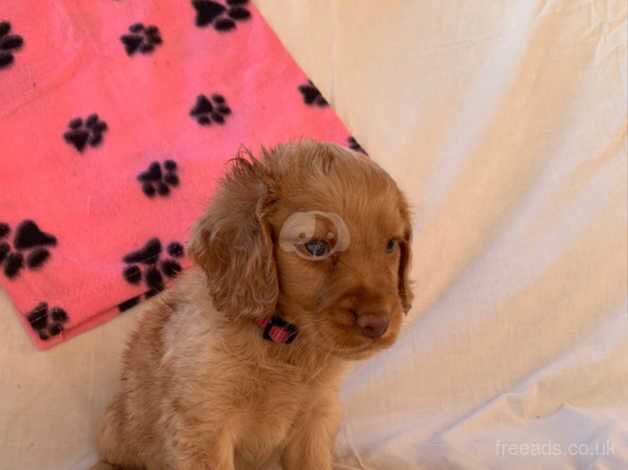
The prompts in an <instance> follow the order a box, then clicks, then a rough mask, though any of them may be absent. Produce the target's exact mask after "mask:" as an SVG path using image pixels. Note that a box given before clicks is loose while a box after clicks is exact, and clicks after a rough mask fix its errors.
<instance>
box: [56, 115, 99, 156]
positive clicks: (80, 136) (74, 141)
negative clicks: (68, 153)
mask: <svg viewBox="0 0 628 470" xmlns="http://www.w3.org/2000/svg"><path fill="white" fill-rule="evenodd" d="M68 127H69V128H70V130H69V131H67V132H66V133H65V134H63V138H64V139H65V141H66V142H67V143H68V144H70V145H73V146H74V148H75V149H76V150H78V151H79V152H83V149H84V148H85V146H86V145H87V144H89V145H90V146H92V147H97V146H98V145H100V143H101V142H102V137H103V132H106V131H107V123H106V122H104V121H101V120H100V119H99V117H98V114H96V113H94V114H90V115H89V116H87V119H85V122H83V119H81V118H80V117H77V118H74V119H72V120H71V121H70V122H69V123H68Z"/></svg>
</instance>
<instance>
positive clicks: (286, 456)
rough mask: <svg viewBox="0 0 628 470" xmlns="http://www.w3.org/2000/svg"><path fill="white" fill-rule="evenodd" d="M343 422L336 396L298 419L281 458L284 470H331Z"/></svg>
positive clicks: (316, 404)
mask: <svg viewBox="0 0 628 470" xmlns="http://www.w3.org/2000/svg"><path fill="white" fill-rule="evenodd" d="M339 421H340V405H339V403H338V399H337V398H336V395H335V394H334V395H333V396H329V397H325V398H323V399H321V400H319V401H318V402H316V403H315V404H314V405H313V406H312V407H311V408H310V409H309V410H308V411H307V412H306V413H304V415H302V416H300V417H299V418H297V424H296V425H295V428H294V429H293V431H292V434H291V436H290V439H289V440H288V444H287V445H286V447H285V449H284V450H283V453H282V455H281V465H282V467H283V469H284V470H331V464H332V459H333V454H334V447H335V443H336V434H337V432H338V423H339Z"/></svg>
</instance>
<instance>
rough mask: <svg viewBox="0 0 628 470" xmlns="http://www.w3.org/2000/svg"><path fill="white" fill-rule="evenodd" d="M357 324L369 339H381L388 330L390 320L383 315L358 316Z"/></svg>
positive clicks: (366, 314) (367, 314) (368, 314)
mask: <svg viewBox="0 0 628 470" xmlns="http://www.w3.org/2000/svg"><path fill="white" fill-rule="evenodd" d="M357 324H358V326H359V327H360V329H361V330H362V334H363V335H364V336H366V337H368V338H379V337H380V336H382V335H383V334H384V333H386V330H387V329H388V318H387V315H386V314H382V313H377V314H376V313H365V314H362V315H360V314H358V319H357Z"/></svg>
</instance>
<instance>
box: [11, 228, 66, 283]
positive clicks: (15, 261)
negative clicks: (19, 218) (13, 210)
mask: <svg viewBox="0 0 628 470" xmlns="http://www.w3.org/2000/svg"><path fill="white" fill-rule="evenodd" d="M10 232H11V227H9V225H8V224H5V223H2V222H0V266H4V274H5V275H6V276H7V277H8V278H9V279H13V278H14V277H15V276H17V275H18V274H19V273H20V271H21V270H22V268H24V263H25V262H26V266H27V267H28V269H30V270H33V269H37V268H40V267H41V266H43V264H44V263H45V262H46V261H47V260H48V258H50V251H48V249H46V248H43V247H45V246H55V245H56V244H57V239H56V238H55V237H53V236H52V235H50V234H48V233H45V232H42V231H41V230H40V229H39V227H38V226H37V224H36V223H35V222H33V221H32V220H24V221H23V222H22V223H20V225H18V226H17V230H16V231H15V237H14V238H13V248H12V247H11V244H10V243H9V242H8V241H7V240H4V238H6V237H7V235H9V233H10Z"/></svg>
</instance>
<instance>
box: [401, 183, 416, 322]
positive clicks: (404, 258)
mask: <svg viewBox="0 0 628 470" xmlns="http://www.w3.org/2000/svg"><path fill="white" fill-rule="evenodd" d="M401 197H402V201H401V204H400V206H401V207H400V209H401V216H402V217H403V219H404V222H405V224H406V227H405V229H404V234H403V240H402V241H401V242H400V243H399V247H400V248H401V258H400V259H399V275H398V278H399V298H400V299H401V306H402V307H403V311H404V312H405V313H408V312H409V311H410V309H411V308H412V299H413V297H414V294H413V293H412V282H411V281H410V280H409V278H408V276H409V271H410V265H411V264H412V263H411V261H412V223H411V222H410V210H409V209H408V204H407V203H406V201H405V198H404V197H403V195H402V196H401Z"/></svg>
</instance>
